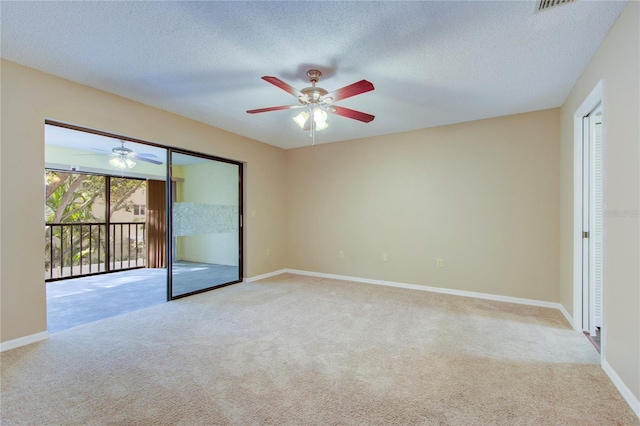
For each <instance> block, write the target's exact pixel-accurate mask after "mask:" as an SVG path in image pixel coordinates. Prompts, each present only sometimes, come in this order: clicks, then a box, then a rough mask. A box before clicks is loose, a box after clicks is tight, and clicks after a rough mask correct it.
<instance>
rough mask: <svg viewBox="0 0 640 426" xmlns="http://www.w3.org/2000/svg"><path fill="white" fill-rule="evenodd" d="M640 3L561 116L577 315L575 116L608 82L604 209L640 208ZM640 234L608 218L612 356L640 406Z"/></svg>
mask: <svg viewBox="0 0 640 426" xmlns="http://www.w3.org/2000/svg"><path fill="white" fill-rule="evenodd" d="M639 64H640V3H638V2H635V1H633V2H629V4H628V5H627V7H626V8H625V10H624V11H623V13H622V14H621V15H620V18H618V21H617V22H616V23H615V25H614V26H613V27H612V29H611V31H610V32H609V34H608V35H607V37H606V39H605V40H604V42H603V43H602V45H601V46H600V49H599V50H598V51H597V53H596V54H595V56H594V57H593V58H592V60H591V62H590V63H589V65H588V66H587V68H586V69H585V71H584V73H583V74H582V76H581V77H580V79H579V80H578V82H577V84H576V85H575V87H574V88H573V90H572V91H571V94H570V95H569V97H568V98H567V99H566V101H565V103H564V105H563V106H562V109H561V122H562V125H561V126H562V148H561V152H562V154H561V197H562V198H561V199H562V202H561V287H560V295H561V302H562V304H563V305H564V307H565V308H566V309H567V310H568V311H569V312H572V310H573V185H574V182H573V144H574V141H573V114H574V113H575V111H576V110H577V109H578V107H580V105H581V104H582V102H583V101H584V100H585V98H586V97H587V96H588V95H589V93H590V92H591V90H592V89H593V88H594V87H595V86H596V84H597V83H598V81H600V80H604V89H603V91H604V126H603V130H604V134H603V144H604V145H603V148H604V201H605V209H607V210H615V209H619V210H636V211H637V209H638V208H640V197H639V195H640V174H639V171H638V170H639V168H640V167H639V166H640V161H639V160H640V158H639V155H640V149H639V147H640V83H639V79H640V65H639ZM639 237H640V226H639V218H638V217H637V216H636V217H615V216H614V217H605V223H604V283H603V304H604V306H603V310H604V320H603V326H604V333H605V340H606V341H605V356H606V360H607V362H608V363H609V364H610V365H611V366H612V367H613V368H614V370H615V371H616V373H617V374H618V375H619V376H620V378H622V380H623V381H624V382H625V384H626V386H627V387H628V388H629V389H630V390H631V391H632V392H633V393H634V395H635V397H636V398H640V271H639V266H638V265H639V259H640V239H639Z"/></svg>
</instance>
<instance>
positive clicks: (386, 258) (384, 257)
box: [382, 253, 389, 262]
mask: <svg viewBox="0 0 640 426" xmlns="http://www.w3.org/2000/svg"><path fill="white" fill-rule="evenodd" d="M382 261H383V262H388V261H389V256H387V253H382Z"/></svg>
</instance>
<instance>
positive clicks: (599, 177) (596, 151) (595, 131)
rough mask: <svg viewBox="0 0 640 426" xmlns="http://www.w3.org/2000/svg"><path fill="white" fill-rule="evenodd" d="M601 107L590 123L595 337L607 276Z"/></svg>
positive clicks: (592, 316)
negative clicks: (604, 279)
mask: <svg viewBox="0 0 640 426" xmlns="http://www.w3.org/2000/svg"><path fill="white" fill-rule="evenodd" d="M599 110H600V108H597V109H596V110H595V111H594V112H592V113H591V114H590V115H589V122H590V123H589V124H590V126H589V127H590V129H589V130H590V131H589V134H590V136H591V137H590V139H591V141H590V142H591V143H590V148H591V149H590V151H591V152H590V155H589V157H590V160H591V161H590V163H591V173H590V175H591V176H590V177H591V182H590V185H589V186H590V192H591V193H590V194H589V195H590V196H589V198H590V201H591V203H590V204H591V205H590V212H589V222H590V223H589V230H590V232H589V237H590V238H589V253H590V256H589V257H590V259H589V266H590V268H589V269H590V271H589V275H590V279H589V282H590V286H591V288H590V290H591V291H589V293H590V295H591V297H590V299H591V300H590V305H591V306H590V311H591V312H592V315H591V321H589V323H590V324H589V326H590V327H589V328H590V330H589V331H590V332H591V334H592V335H595V328H596V327H602V276H603V263H604V262H603V260H604V259H603V248H604V247H603V231H604V226H603V225H604V224H603V216H604V198H603V193H602V187H603V170H602V163H603V158H602V115H601V113H600V112H599Z"/></svg>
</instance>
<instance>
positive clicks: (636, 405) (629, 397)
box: [602, 359, 640, 418]
mask: <svg viewBox="0 0 640 426" xmlns="http://www.w3.org/2000/svg"><path fill="white" fill-rule="evenodd" d="M602 369H603V370H604V372H605V373H607V376H609V378H610V379H611V381H612V382H613V385H614V386H615V387H616V389H618V392H620V394H621V395H622V397H623V398H624V400H625V401H627V404H629V406H630V407H631V409H632V410H633V412H634V413H635V414H636V416H638V418H640V401H639V400H638V398H636V397H635V395H634V394H633V393H632V392H631V389H629V388H628V387H627V385H625V384H624V382H623V381H622V379H621V378H620V376H618V374H617V373H616V371H615V370H614V369H613V367H611V365H610V364H609V363H608V362H607V360H606V359H603V360H602Z"/></svg>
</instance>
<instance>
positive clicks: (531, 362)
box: [1, 275, 640, 425]
mask: <svg viewBox="0 0 640 426" xmlns="http://www.w3.org/2000/svg"><path fill="white" fill-rule="evenodd" d="M598 360H599V356H598V354H597V352H596V351H595V350H594V349H593V347H592V346H591V344H590V343H589V342H588V341H587V339H586V338H585V337H584V336H583V335H581V334H580V333H577V332H574V331H573V330H571V329H570V327H569V325H568V324H567V323H566V320H565V319H564V318H563V317H562V315H561V314H560V313H559V312H557V311H555V310H552V309H543V308H534V307H527V306H520V305H512V304H507V303H499V302H491V301H485V300H477V299H470V298H464V297H456V296H449V295H442V294H434V293H428V292H422V291H414V290H404V289H396V288H389V287H382V286H376V285H369V284H356V283H351V282H343V281H336V280H328V279H319V278H308V277H301V276H295V275H281V276H278V277H274V278H271V279H268V280H263V281H260V282H255V283H251V284H247V283H243V284H237V285H233V286H229V287H225V288H222V289H219V290H214V291H212V292H208V293H203V294H200V295H197V296H192V297H189V298H185V299H181V300H178V301H174V302H170V303H165V304H162V305H157V306H154V307H151V308H147V309H144V310H141V311H137V312H133V313H129V314H125V315H122V316H119V317H114V318H109V319H105V320H102V321H97V322H94V323H91V324H86V325H83V326H79V327H76V328H72V329H69V330H65V331H61V332H59V333H55V334H53V335H52V336H51V338H50V339H49V340H47V341H45V342H42V343H37V344H33V345H30V346H27V347H23V348H18V349H14V350H11V351H8V352H5V353H3V354H2V381H1V384H2V424H3V425H23V424H25V425H26V424H29V425H72V424H83V425H94V424H95V425H103V424H104V425H107V424H108V425H133V424H135V425H214V424H221V425H222V424H238V425H289V424H296V425H307V424H311V425H313V424H322V425H325V424H326V425H341V424H345V425H377V424H385V425H387V424H402V425H414V424H415V425H417V424H425V425H638V424H640V422H639V421H638V419H637V417H635V415H634V414H633V412H632V411H631V409H630V408H629V407H628V405H627V404H626V403H625V402H624V400H623V399H622V397H621V396H620V395H619V394H618V392H617V391H616V389H615V388H614V386H613V385H612V384H611V382H610V381H609V379H608V378H607V377H606V375H605V374H604V372H603V371H602V369H601V368H600V366H599V365H598Z"/></svg>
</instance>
